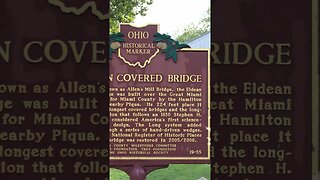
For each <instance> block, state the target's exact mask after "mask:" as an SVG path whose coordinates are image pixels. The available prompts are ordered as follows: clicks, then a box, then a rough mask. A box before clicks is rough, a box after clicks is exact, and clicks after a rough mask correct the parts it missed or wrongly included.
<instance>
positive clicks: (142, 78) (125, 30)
mask: <svg viewBox="0 0 320 180" xmlns="http://www.w3.org/2000/svg"><path fill="white" fill-rule="evenodd" d="M158 28H159V27H158V25H148V26H145V27H133V26H131V25H129V24H121V26H120V32H121V33H119V34H116V35H113V36H112V38H113V41H112V42H111V48H113V49H112V50H113V51H114V53H113V54H112V59H111V60H110V75H109V80H110V91H109V93H110V108H109V110H110V117H111V118H110V119H111V122H110V159H111V164H113V165H121V164H122V165H124V164H130V163H131V164H132V163H135V162H138V161H143V160H147V161H148V160H157V163H159V162H160V161H159V160H162V161H166V162H169V161H171V162H172V163H178V162H182V161H185V162H187V161H189V162H193V163H197V162H205V161H206V162H208V161H209V159H210V155H209V153H210V151H209V146H210V145H209V128H208V127H210V121H209V117H210V113H209V111H208V107H209V101H208V99H210V98H209V96H210V93H209V92H210V89H209V83H210V79H209V52H208V50H196V49H183V50H180V49H182V48H184V47H187V46H186V45H184V44H179V42H176V41H174V40H172V39H171V37H170V36H168V35H165V34H159V33H158ZM117 48H119V49H117ZM137 160H138V161H137ZM160 164H161V163H160Z"/></svg>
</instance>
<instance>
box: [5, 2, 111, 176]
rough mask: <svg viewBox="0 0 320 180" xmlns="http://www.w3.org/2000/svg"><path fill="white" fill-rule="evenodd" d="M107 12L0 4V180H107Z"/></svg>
mask: <svg viewBox="0 0 320 180" xmlns="http://www.w3.org/2000/svg"><path fill="white" fill-rule="evenodd" d="M107 8H108V6H106V5H105V1H102V0H100V1H86V0H71V1H64V0H44V1H33V0H25V1H19V0H4V1H1V2H0V179H1V180H13V179H14V180H25V179H32V180H62V179H77V180H102V179H107V178H108V172H109V162H108V158H109V148H108V143H106V142H107V141H108V130H109V129H108V118H107V116H108V114H109V113H108V109H107V108H106V107H107V106H108V102H107V100H108V81H107V78H106V76H107V74H108V68H107V65H108V53H107V42H106V34H108V28H107V27H108V21H107V19H106V12H108V10H107ZM91 10H92V11H91Z"/></svg>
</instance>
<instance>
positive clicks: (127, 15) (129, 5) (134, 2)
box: [109, 0, 153, 33]
mask: <svg viewBox="0 0 320 180" xmlns="http://www.w3.org/2000/svg"><path fill="white" fill-rule="evenodd" d="M152 3H153V0H110V21H109V22H110V33H115V32H117V31H119V30H118V29H119V23H130V22H132V21H133V20H134V19H135V17H136V16H137V15H142V16H144V15H146V14H145V13H146V11H147V10H148V8H147V6H148V5H151V4H152Z"/></svg>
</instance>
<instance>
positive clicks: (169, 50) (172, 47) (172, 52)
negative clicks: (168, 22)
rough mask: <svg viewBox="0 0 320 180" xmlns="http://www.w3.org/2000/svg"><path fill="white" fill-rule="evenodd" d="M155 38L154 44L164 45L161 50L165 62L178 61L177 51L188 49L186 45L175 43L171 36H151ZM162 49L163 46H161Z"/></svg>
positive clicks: (157, 34)
mask: <svg viewBox="0 0 320 180" xmlns="http://www.w3.org/2000/svg"><path fill="white" fill-rule="evenodd" d="M153 37H155V39H154V42H157V43H160V42H161V43H165V47H164V48H163V49H162V53H165V54H166V60H168V59H171V58H172V60H173V61H174V62H177V60H178V53H177V51H178V49H182V48H190V46H189V45H187V44H180V43H179V42H178V41H175V40H173V39H172V38H171V36H169V35H167V34H160V33H156V34H154V35H153ZM162 47H163V46H162Z"/></svg>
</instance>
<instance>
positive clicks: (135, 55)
mask: <svg viewBox="0 0 320 180" xmlns="http://www.w3.org/2000/svg"><path fill="white" fill-rule="evenodd" d="M109 44H110V48H109V52H110V54H109V56H110V58H111V57H112V53H117V55H118V57H119V58H120V59H121V60H122V61H123V62H124V63H126V64H127V65H129V66H132V67H140V68H142V69H143V68H145V67H146V66H147V65H148V64H150V63H151V62H152V60H153V59H154V58H155V57H156V56H157V55H158V54H159V53H160V52H162V53H164V54H165V60H169V59H172V60H173V61H174V62H177V60H178V50H180V49H183V48H190V46H188V45H187V44H180V43H179V42H178V41H175V40H173V39H172V38H171V36H169V35H166V34H160V33H159V25H158V24H148V25H145V26H139V27H138V26H134V25H132V24H129V23H121V24H120V32H119V33H115V34H111V35H110V39H109Z"/></svg>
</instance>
